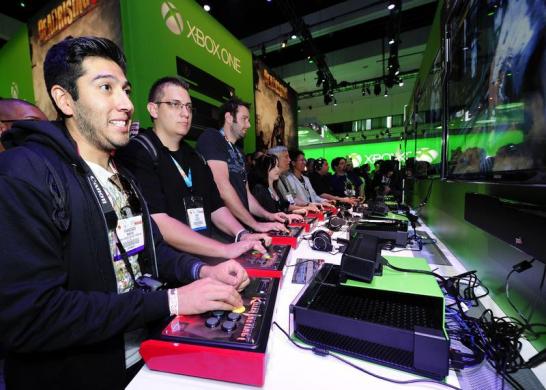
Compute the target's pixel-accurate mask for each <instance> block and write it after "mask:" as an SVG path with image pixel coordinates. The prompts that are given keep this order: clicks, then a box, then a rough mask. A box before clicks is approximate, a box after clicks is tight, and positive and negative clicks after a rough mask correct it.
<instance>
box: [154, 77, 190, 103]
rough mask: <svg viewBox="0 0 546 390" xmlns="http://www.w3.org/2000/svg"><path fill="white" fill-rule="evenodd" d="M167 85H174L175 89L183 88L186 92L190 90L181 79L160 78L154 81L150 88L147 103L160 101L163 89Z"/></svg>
mask: <svg viewBox="0 0 546 390" xmlns="http://www.w3.org/2000/svg"><path fill="white" fill-rule="evenodd" d="M167 84H171V85H176V86H177V87H181V88H184V89H185V90H186V91H188V90H189V89H190V85H189V84H188V83H187V82H185V81H184V80H182V79H181V78H178V77H176V76H166V77H162V78H160V79H159V80H156V81H155V82H154V83H153V84H152V86H151V87H150V92H148V103H150V102H152V103H154V102H157V101H159V100H161V99H162V96H163V88H164V87H165V85H167Z"/></svg>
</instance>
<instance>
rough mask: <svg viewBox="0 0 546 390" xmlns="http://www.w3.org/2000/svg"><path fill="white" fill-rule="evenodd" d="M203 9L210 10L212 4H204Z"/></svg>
mask: <svg viewBox="0 0 546 390" xmlns="http://www.w3.org/2000/svg"><path fill="white" fill-rule="evenodd" d="M203 9H204V10H205V11H207V12H210V5H208V4H205V5H203Z"/></svg>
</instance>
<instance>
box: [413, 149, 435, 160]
mask: <svg viewBox="0 0 546 390" xmlns="http://www.w3.org/2000/svg"><path fill="white" fill-rule="evenodd" d="M416 157H417V160H419V161H426V162H429V163H432V162H433V161H434V160H435V159H436V157H438V152H437V151H436V150H434V149H430V148H419V149H417V153H416Z"/></svg>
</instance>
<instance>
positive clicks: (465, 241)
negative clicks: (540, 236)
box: [413, 180, 546, 350]
mask: <svg viewBox="0 0 546 390" xmlns="http://www.w3.org/2000/svg"><path fill="white" fill-rule="evenodd" d="M429 185H430V181H428V180H427V181H417V182H416V185H415V188H414V192H413V193H414V197H413V204H414V205H415V204H418V203H420V202H421V201H422V200H423V199H424V198H425V195H426V193H427V191H428V189H429ZM467 192H477V193H482V194H489V195H494V196H499V197H503V198H507V199H514V200H519V201H524V202H530V203H537V204H544V202H545V199H546V188H544V187H538V186H537V187H522V186H515V185H512V186H508V185H500V184H485V183H470V182H450V181H441V180H433V181H432V191H431V196H430V199H429V201H428V203H427V205H426V206H425V207H423V208H422V209H421V211H420V216H421V218H422V219H423V220H424V222H425V223H426V224H427V225H428V226H429V227H430V229H431V230H432V231H433V232H434V234H435V235H436V236H437V237H438V238H439V239H440V240H441V241H442V242H443V243H444V244H446V246H447V247H448V248H449V250H450V251H451V252H452V253H453V254H454V255H455V256H456V257H457V258H458V259H459V260H460V261H461V262H462V263H463V264H464V266H465V268H466V269H468V270H474V269H475V270H477V271H478V273H477V275H478V277H479V278H480V279H481V280H482V282H483V283H484V284H485V285H486V286H487V287H488V288H489V291H490V295H491V297H492V298H493V300H494V301H495V303H497V304H498V305H499V306H500V308H501V309H502V310H503V311H504V312H505V313H506V314H507V315H510V316H513V317H516V318H517V313H516V312H515V311H514V309H513V308H512V307H511V306H510V304H509V303H508V300H507V298H506V294H505V289H504V282H505V279H506V276H507V275H508V272H510V270H511V269H512V266H513V265H515V264H517V263H519V262H521V261H522V260H528V259H530V257H529V256H528V255H526V254H525V253H523V252H521V251H519V250H517V249H515V248H513V247H512V246H510V245H508V244H506V243H505V242H504V241H501V240H499V239H497V238H495V237H494V236H492V235H490V234H488V233H486V232H484V231H483V230H481V229H479V228H477V227H475V226H474V225H472V224H470V223H468V222H466V221H465V219H464V198H465V194H466V193H467ZM506 224H507V225H509V224H510V221H506ZM536 228H538V229H542V230H544V227H536ZM543 267H544V264H541V263H540V262H538V261H535V263H534V264H533V268H531V269H529V270H527V271H525V272H523V273H514V274H513V275H512V276H511V279H510V297H511V299H512V301H513V302H514V304H515V305H516V307H518V308H519V309H520V311H521V312H522V313H524V314H526V313H528V311H529V309H530V307H531V304H532V303H533V302H534V300H535V298H536V297H537V294H538V291H539V285H540V278H541V276H542V271H543V269H544V268H543ZM545 302H546V289H544V290H543V291H542V296H541V297H540V299H539V300H538V304H537V310H536V312H535V315H534V317H533V322H534V323H546V305H545ZM539 330H543V329H539ZM530 341H531V343H532V344H533V346H534V347H535V348H536V349H537V350H541V349H543V348H546V335H545V336H542V337H541V338H540V339H538V340H530Z"/></svg>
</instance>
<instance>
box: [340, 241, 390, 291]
mask: <svg viewBox="0 0 546 390" xmlns="http://www.w3.org/2000/svg"><path fill="white" fill-rule="evenodd" d="M382 270H383V265H382V263H381V245H379V239H378V238H377V237H375V236H370V235H367V234H357V235H355V236H354V237H353V238H352V239H351V241H350V243H349V246H348V247H347V249H346V250H345V253H344V254H343V256H342V257H341V272H340V282H341V283H343V282H345V281H346V280H347V279H355V280H361V281H363V282H367V283H370V282H371V281H372V279H373V277H374V275H376V274H379V275H380V274H381V273H382Z"/></svg>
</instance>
